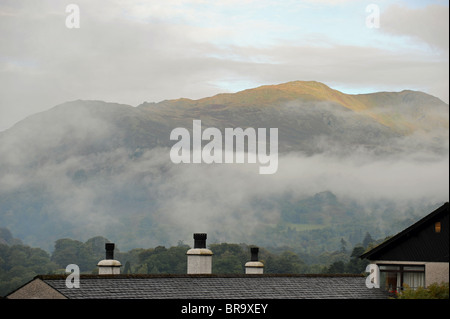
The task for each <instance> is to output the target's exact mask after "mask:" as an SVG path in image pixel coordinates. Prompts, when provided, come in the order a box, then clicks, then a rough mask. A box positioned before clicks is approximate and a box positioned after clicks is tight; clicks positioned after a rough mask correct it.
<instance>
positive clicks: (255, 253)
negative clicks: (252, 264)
mask: <svg viewBox="0 0 450 319" xmlns="http://www.w3.org/2000/svg"><path fill="white" fill-rule="evenodd" d="M258 252H259V248H258V247H252V248H250V253H251V254H252V257H251V258H250V260H251V261H258Z"/></svg>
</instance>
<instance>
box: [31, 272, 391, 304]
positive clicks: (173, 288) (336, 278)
mask: <svg viewBox="0 0 450 319" xmlns="http://www.w3.org/2000/svg"><path fill="white" fill-rule="evenodd" d="M39 277H40V278H41V279H42V280H44V282H46V283H47V284H48V285H50V286H51V287H53V288H54V289H56V290H57V291H59V292H60V293H62V294H63V295H65V296H66V297H67V298H69V299H109V298H114V299H135V298H138V299H203V298H206V299H255V298H257V299H292V298H294V299H317V298H318V299H340V298H347V299H374V298H375V299H380V298H386V297H387V295H386V294H385V293H384V292H383V291H381V290H380V289H368V288H367V287H366V285H365V277H362V276H351V275H350V276H349V275H110V276H109V275H108V276H97V275H84V276H83V275H82V276H81V277H80V288H71V289H69V288H67V287H66V285H65V277H64V276H39Z"/></svg>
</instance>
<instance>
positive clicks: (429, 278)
mask: <svg viewBox="0 0 450 319" xmlns="http://www.w3.org/2000/svg"><path fill="white" fill-rule="evenodd" d="M448 271H449V267H448V263H433V262H429V263H426V264H425V285H426V286H427V287H428V286H429V285H430V284H432V283H434V282H437V283H438V284H439V283H441V282H449V281H448Z"/></svg>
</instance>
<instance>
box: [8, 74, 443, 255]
mask: <svg viewBox="0 0 450 319" xmlns="http://www.w3.org/2000/svg"><path fill="white" fill-rule="evenodd" d="M193 119H200V120H201V121H202V126H203V128H206V127H216V128H219V129H220V130H223V129H224V128H227V127H232V128H235V127H242V128H246V127H253V128H270V127H276V128H278V130H279V151H280V165H279V166H280V169H279V172H278V173H277V174H274V175H276V176H271V177H266V178H262V177H261V176H257V173H255V170H253V169H252V168H251V167H249V166H247V165H244V164H239V165H233V166H230V165H228V166H227V165H210V166H208V165H203V164H202V165H197V166H195V165H184V166H183V165H181V166H180V165H178V166H177V165H175V164H173V163H171V161H170V159H169V148H170V147H171V146H172V145H173V144H174V141H171V140H170V138H169V136H170V132H171V131H172V130H173V129H174V128H176V127H185V128H188V129H190V130H191V129H192V120H193ZM448 129H449V125H448V105H447V104H445V103H443V102H442V101H441V100H439V99H437V98H436V97H433V96H431V95H428V94H425V93H422V92H416V91H402V92H379V93H372V94H361V95H349V94H344V93H342V92H339V91H337V90H333V89H331V88H329V87H328V86H326V85H325V84H322V83H319V82H314V81H309V82H305V81H296V82H289V83H284V84H279V85H268V86H261V87H258V88H254V89H249V90H245V91H241V92H237V93H233V94H218V95H216V96H212V97H207V98H203V99H199V100H190V99H177V100H166V101H162V102H158V103H143V104H142V105H139V106H137V107H133V106H130V105H124V104H117V103H109V102H103V101H86V100H76V101H71V102H67V103H63V104H61V105H58V106H55V107H53V108H51V109H49V110H48V111H45V112H42V113H39V114H35V115H33V116H30V117H28V118H26V119H24V120H23V121H21V122H19V123H17V124H16V125H14V126H13V127H12V128H10V129H9V130H7V131H5V132H1V133H0V154H2V155H1V157H0V179H1V183H0V227H7V228H8V229H11V231H12V232H13V233H14V234H17V236H19V238H20V239H22V240H23V241H24V242H25V243H33V245H40V246H41V247H44V248H46V249H48V248H49V246H50V247H51V245H52V243H53V242H54V240H56V239H58V238H64V237H71V238H77V239H78V238H79V239H86V238H91V237H94V236H96V235H102V236H107V237H108V238H110V239H112V240H115V241H120V242H121V243H123V244H122V245H124V249H128V248H132V247H136V246H138V247H142V246H145V245H148V246H157V245H158V244H164V243H168V244H173V243H176V242H177V240H186V239H187V240H188V239H189V238H190V236H191V235H190V234H191V233H192V232H195V231H208V230H209V231H210V232H212V233H214V234H215V237H213V238H215V240H217V241H221V240H224V241H228V242H230V241H231V242H232V241H233V240H235V241H239V240H241V239H242V240H244V239H246V240H247V242H250V241H251V239H252V238H256V237H253V236H252V234H253V233H252V231H255V230H256V229H260V227H269V228H270V229H272V230H274V229H276V227H277V225H287V224H286V223H288V224H289V223H290V224H293V225H297V226H292V227H293V228H292V229H295V231H302V230H312V229H315V230H319V229H323V228H324V227H325V226H326V227H331V226H333V224H334V223H336V221H337V220H341V221H342V222H344V221H345V222H348V223H351V222H352V220H355V219H354V218H355V216H361V214H362V213H360V212H358V210H355V207H359V209H360V211H361V210H365V212H364V213H365V214H367V213H368V214H369V215H370V214H372V213H373V214H375V212H376V214H378V215H377V216H375V217H376V218H377V219H378V218H379V216H380V214H381V212H383V214H385V215H384V216H392V218H394V219H395V218H396V216H400V215H401V216H405V215H407V216H411V214H412V215H414V214H420V211H421V209H422V208H423V209H425V208H424V207H429V206H428V205H433V204H435V203H437V202H438V201H445V200H448V199H446V198H442V199H441V198H440V197H439V196H438V195H439V194H437V193H436V191H435V189H436V190H439V189H442V190H443V191H445V189H443V188H442V187H441V186H438V187H436V188H430V187H428V188H425V187H424V189H430V192H433V193H432V194H435V195H436V198H437V199H435V198H429V196H428V198H427V200H426V201H425V202H423V199H419V198H418V197H419V196H418V195H417V194H416V193H414V192H409V191H406V188H407V187H406V186H411V184H414V183H412V182H409V185H405V187H403V186H402V187H398V188H395V192H398V193H399V194H398V196H395V194H392V192H391V193H389V192H386V191H384V190H383V189H388V188H389V185H392V184H393V183H400V181H401V180H402V179H405V178H409V179H411V177H408V175H406V176H405V174H404V173H402V174H403V175H402V176H398V177H397V176H395V172H392V171H391V170H392V167H395V165H398V167H399V168H405V169H408V172H411V176H415V175H414V174H416V173H419V172H420V174H421V175H420V176H419V177H420V178H421V180H423V178H424V176H432V177H433V176H435V174H436V173H435V172H436V170H438V171H440V172H441V174H439V175H437V174H436V176H439V177H437V179H438V180H437V181H436V183H437V184H436V185H441V184H443V183H445V182H446V180H445V179H444V180H443V181H442V180H440V179H441V178H443V177H441V176H444V175H445V174H443V173H445V169H446V168H445V166H444V167H443V166H442V164H441V163H442V162H445V161H446V160H448ZM405 161H406V162H405ZM410 161H411V162H410ZM404 163H405V165H403V164H404ZM447 166H448V165H447ZM447 170H448V168H447ZM419 177H417V178H419ZM331 179H333V180H331ZM370 179H373V184H374V185H375V186H376V187H377V189H376V190H375V186H373V187H372V186H370V190H369V189H367V190H366V189H364V188H363V187H362V186H360V185H370V183H368V182H367V180H370ZM405 180H406V179H405ZM378 190H380V191H378ZM403 190H405V191H403ZM403 192H404V193H406V195H403ZM381 193H383V194H388V195H389V198H388V199H387V198H384V197H383V196H385V195H380V194H381ZM317 194H322V195H320V196H319V195H317ZM324 194H325V195H326V194H328V195H327V196H325V195H324ZM355 194H358V195H355ZM359 194H363V195H364V196H361V195H359ZM391 194H392V196H391ZM423 195H424V196H426V194H423ZM421 196H422V194H421ZM393 197H398V198H401V200H400V201H401V203H400V202H398V203H397V202H395V203H393V202H392V200H393ZM406 198H409V199H414V200H415V201H416V202H415V203H411V202H410V201H409V199H408V200H406ZM369 199H370V204H369V203H368V202H365V201H366V200H369ZM428 201H429V202H428ZM283 203H284V204H283ZM324 203H326V205H325V204H324ZM374 203H377V205H379V206H376V205H375V206H374ZM417 203H420V205H419V204H417ZM358 205H359V206H358ZM367 211H369V212H367ZM408 212H409V213H408ZM412 212H414V213H412ZM424 213H426V212H424ZM333 214H334V215H333ZM389 214H391V215H389ZM333 216H334V217H333ZM364 216H366V215H364ZM367 216H368V215H367ZM390 221H392V220H390ZM308 225H310V226H308ZM379 225H380V227H385V226H386V227H387V228H386V229H385V230H386V231H388V230H389V229H391V228H389V227H388V226H389V221H387V220H386V221H385V222H382V223H381V224H379ZM283 227H284V226H283ZM342 231H343V232H342V233H340V234H341V235H346V234H345V231H344V230H342ZM347 235H348V234H347ZM283 236H284V237H286V236H285V235H283ZM283 236H282V237H283ZM335 236H339V234H335ZM294 237H295V236H293V237H292V236H291V238H294ZM285 239H286V240H287V241H289V238H287V237H286V238H285Z"/></svg>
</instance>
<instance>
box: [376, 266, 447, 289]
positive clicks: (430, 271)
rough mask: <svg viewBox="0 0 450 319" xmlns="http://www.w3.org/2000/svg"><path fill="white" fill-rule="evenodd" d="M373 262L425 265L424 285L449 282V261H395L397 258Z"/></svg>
mask: <svg viewBox="0 0 450 319" xmlns="http://www.w3.org/2000/svg"><path fill="white" fill-rule="evenodd" d="M372 263H373V264H377V265H378V264H385V265H387V264H392V265H425V286H426V287H428V286H429V285H431V284H432V283H438V284H440V283H441V282H449V275H448V272H449V263H448V262H417V261H411V262H407V261H397V260H376V261H373V262H372Z"/></svg>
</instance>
